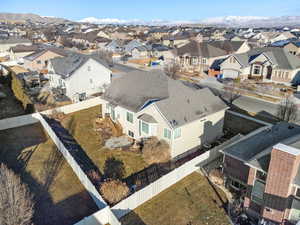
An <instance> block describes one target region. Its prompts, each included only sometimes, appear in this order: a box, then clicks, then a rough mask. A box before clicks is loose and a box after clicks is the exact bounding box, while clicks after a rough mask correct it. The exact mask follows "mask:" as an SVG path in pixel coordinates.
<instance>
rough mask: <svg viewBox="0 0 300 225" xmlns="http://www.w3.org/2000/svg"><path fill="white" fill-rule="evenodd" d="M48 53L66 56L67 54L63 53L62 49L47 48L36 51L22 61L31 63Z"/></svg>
mask: <svg viewBox="0 0 300 225" xmlns="http://www.w3.org/2000/svg"><path fill="white" fill-rule="evenodd" d="M48 51H51V52H54V53H55V54H57V55H61V56H67V52H66V51H64V50H63V49H60V48H53V47H50V48H49V47H47V48H41V49H38V50H37V51H35V52H33V53H32V54H30V55H27V56H25V57H24V59H26V60H29V61H33V60H35V59H36V58H38V57H40V56H41V55H43V54H45V53H46V52H48Z"/></svg>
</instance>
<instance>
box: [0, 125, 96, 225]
mask: <svg viewBox="0 0 300 225" xmlns="http://www.w3.org/2000/svg"><path fill="white" fill-rule="evenodd" d="M0 140H1V146H0V162H3V163H5V164H7V165H8V167H9V168H12V169H13V170H14V171H15V172H16V173H18V174H20V175H21V177H22V180H23V182H24V183H26V184H27V185H28V186H29V188H30V191H31V193H33V194H34V199H35V215H34V219H33V222H34V224H36V225H40V224H41V225H52V224H53V225H54V224H66V225H68V224H70V225H71V224H74V223H76V222H78V221H79V220H81V219H82V218H83V217H85V216H89V215H91V214H92V213H94V212H96V211H97V206H96V205H95V203H94V202H93V200H92V199H91V198H90V196H89V195H88V193H87V192H86V191H85V189H84V187H83V186H82V185H81V183H80V181H79V180H78V178H77V177H76V175H75V174H74V173H73V171H72V169H71V167H70V166H69V165H68V163H67V162H66V161H65V159H64V158H63V156H62V155H61V154H60V152H59V151H57V150H56V147H55V145H54V143H53V142H52V141H51V139H50V138H48V137H47V136H46V135H45V133H44V130H43V128H42V127H41V125H40V124H38V123H37V124H34V125H28V126H23V127H18V128H13V129H8V130H4V131H0Z"/></svg>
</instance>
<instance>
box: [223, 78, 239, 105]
mask: <svg viewBox="0 0 300 225" xmlns="http://www.w3.org/2000/svg"><path fill="white" fill-rule="evenodd" d="M224 90H225V92H224V94H223V96H221V97H223V98H224V99H225V100H226V101H228V103H229V104H230V105H231V104H232V103H233V101H234V100H236V99H238V98H239V97H240V96H241V92H240V89H239V87H238V86H237V85H236V83H235V82H231V83H229V84H227V85H225V87H224Z"/></svg>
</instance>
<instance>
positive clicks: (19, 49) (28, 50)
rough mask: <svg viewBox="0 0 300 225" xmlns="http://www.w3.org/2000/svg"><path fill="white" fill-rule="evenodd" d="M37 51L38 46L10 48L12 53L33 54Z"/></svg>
mask: <svg viewBox="0 0 300 225" xmlns="http://www.w3.org/2000/svg"><path fill="white" fill-rule="evenodd" d="M38 49H39V46H38V45H16V46H15V47H12V48H10V50H11V51H12V52H14V53H17V52H34V51H37V50H38Z"/></svg>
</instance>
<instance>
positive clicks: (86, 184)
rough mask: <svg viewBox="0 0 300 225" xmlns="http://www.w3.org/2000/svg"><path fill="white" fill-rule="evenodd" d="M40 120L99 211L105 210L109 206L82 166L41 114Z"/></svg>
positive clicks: (39, 115)
mask: <svg viewBox="0 0 300 225" xmlns="http://www.w3.org/2000/svg"><path fill="white" fill-rule="evenodd" d="M38 118H39V120H40V123H41V124H42V126H43V127H44V129H45V130H46V132H47V133H48V135H49V136H50V138H51V139H52V141H53V142H54V143H55V145H56V147H57V149H58V150H59V151H60V152H61V153H62V154H63V156H64V157H65V159H66V160H67V162H68V163H69V165H70V166H71V167H72V169H73V171H74V173H75V174H76V175H77V177H78V179H79V180H80V182H81V183H82V185H83V186H84V187H85V188H86V190H87V191H88V193H89V194H90V196H91V197H92V198H93V200H94V201H95V203H96V205H97V206H98V207H99V209H102V208H105V207H106V206H107V204H106V202H105V201H104V200H103V199H102V197H101V195H100V194H99V192H98V191H97V190H96V188H95V186H94V185H93V184H92V182H91V181H90V179H89V178H88V177H87V175H86V174H85V173H84V172H83V171H82V169H81V168H80V166H79V165H78V164H77V162H76V160H75V159H74V158H73V156H72V155H71V154H70V152H69V151H68V150H67V148H66V147H65V146H64V144H63V143H62V142H61V141H60V140H59V138H58V137H57V136H56V134H55V132H54V131H53V130H52V128H51V127H50V126H49V124H48V123H47V122H46V121H45V119H44V118H43V117H42V116H41V114H38Z"/></svg>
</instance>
